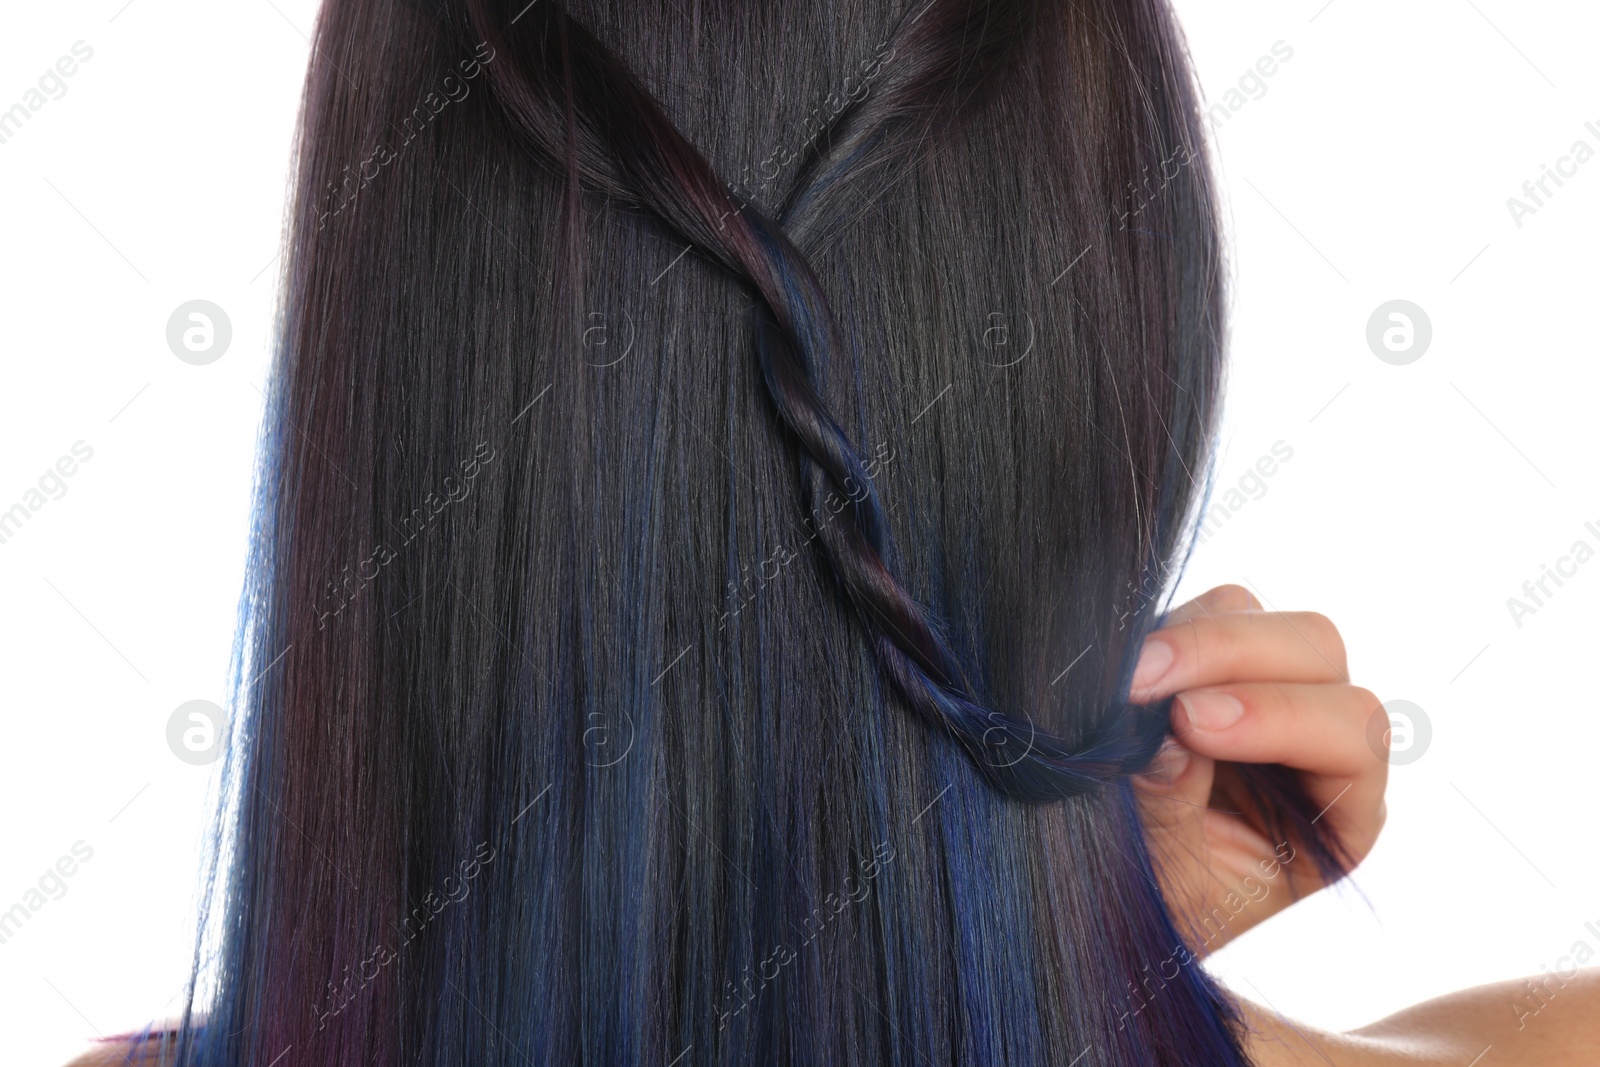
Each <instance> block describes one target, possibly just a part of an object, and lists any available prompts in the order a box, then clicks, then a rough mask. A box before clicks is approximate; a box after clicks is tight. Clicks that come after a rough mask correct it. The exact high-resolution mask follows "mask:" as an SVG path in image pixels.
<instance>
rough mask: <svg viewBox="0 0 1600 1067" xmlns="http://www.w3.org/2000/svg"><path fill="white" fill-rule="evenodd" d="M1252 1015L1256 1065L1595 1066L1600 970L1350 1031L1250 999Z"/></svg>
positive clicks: (1452, 1001)
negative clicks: (1306, 1021) (1291, 1016)
mask: <svg viewBox="0 0 1600 1067" xmlns="http://www.w3.org/2000/svg"><path fill="white" fill-rule="evenodd" d="M1244 1015H1245V1020H1246V1023H1247V1024H1248V1026H1249V1027H1250V1034H1249V1038H1248V1039H1247V1041H1246V1044H1245V1048H1246V1052H1247V1053H1248V1055H1249V1056H1250V1059H1251V1062H1252V1063H1254V1064H1255V1065H1256V1067H1301V1065H1302V1064H1304V1065H1310V1064H1323V1065H1325V1064H1327V1063H1328V1062H1329V1061H1330V1059H1331V1060H1332V1061H1333V1062H1336V1063H1338V1064H1339V1065H1340V1067H1401V1065H1407V1067H1430V1065H1434V1064H1438V1065H1440V1067H1443V1065H1446V1064H1450V1065H1453V1067H1465V1065H1467V1064H1473V1065H1477V1067H1522V1065H1527V1067H1535V1065H1536V1067H1589V1065H1593V1064H1594V1063H1595V1062H1596V1060H1597V1054H1600V968H1591V969H1587V970H1577V971H1573V972H1569V973H1568V974H1566V975H1558V974H1544V975H1540V976H1539V977H1537V978H1525V979H1516V980H1513V981H1509V982H1496V983H1494V984H1493V985H1485V986H1477V987H1475V988H1473V989H1463V990H1461V991H1459V992H1456V993H1451V994H1449V995H1447V996H1443V997H1438V998H1436V999H1434V1000H1428V1001H1424V1002H1423V1003H1421V1004H1416V1005H1413V1006H1412V1007H1409V1008H1406V1009H1405V1010H1403V1011H1399V1012H1396V1013H1395V1014H1393V1015H1391V1016H1389V1017H1388V1018H1386V1019H1381V1020H1379V1021H1378V1022H1375V1023H1372V1024H1371V1025H1369V1026H1363V1027H1361V1028H1359V1029H1357V1030H1350V1031H1347V1032H1345V1033H1329V1032H1327V1031H1321V1030H1317V1029H1314V1028H1312V1027H1308V1026H1304V1025H1303V1024H1299V1023H1295V1022H1292V1021H1291V1020H1288V1019H1285V1018H1283V1017H1282V1016H1279V1015H1277V1014H1276V1013H1274V1012H1270V1011H1267V1010H1266V1009H1264V1008H1261V1007H1258V1006H1257V1005H1254V1004H1250V1003H1248V1002H1246V1003H1245V1004H1244Z"/></svg>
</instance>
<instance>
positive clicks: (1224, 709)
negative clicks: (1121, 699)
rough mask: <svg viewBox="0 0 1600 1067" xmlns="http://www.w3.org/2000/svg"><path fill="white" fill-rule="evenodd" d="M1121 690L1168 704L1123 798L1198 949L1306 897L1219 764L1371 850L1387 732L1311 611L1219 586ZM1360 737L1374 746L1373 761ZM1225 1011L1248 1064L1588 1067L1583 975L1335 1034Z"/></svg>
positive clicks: (1596, 1015) (1152, 648) (1265, 1014)
mask: <svg viewBox="0 0 1600 1067" xmlns="http://www.w3.org/2000/svg"><path fill="white" fill-rule="evenodd" d="M1131 695H1132V697H1133V698H1134V699H1136V700H1141V701H1154V700H1158V699H1161V698H1164V697H1167V696H1174V695H1175V696H1176V698H1177V699H1176V700H1175V701H1174V703H1173V713H1172V721H1173V732H1174V734H1175V736H1176V740H1175V741H1174V742H1169V744H1168V746H1167V748H1166V749H1165V750H1163V752H1162V754H1161V755H1160V756H1159V757H1158V758H1157V761H1156V764H1155V766H1154V767H1153V768H1152V771H1151V772H1150V773H1148V774H1145V775H1141V776H1139V777H1138V778H1136V779H1134V787H1135V789H1136V790H1137V791H1138V794H1139V802H1140V811H1141V814H1142V816H1143V818H1144V823H1145V829H1146V834H1147V837H1148V840H1149V842H1150V849H1151V854H1152V856H1153V857H1154V859H1155V863H1156V871H1157V876H1158V880H1159V881H1160V883H1161V888H1162V892H1163V894H1164V896H1165V897H1166V899H1167V904H1168V906H1169V907H1170V908H1171V910H1172V913H1173V915H1174V917H1175V918H1176V919H1177V921H1178V923H1179V926H1180V929H1181V930H1183V932H1184V934H1185V937H1186V940H1187V942H1188V944H1189V946H1190V948H1191V950H1192V951H1194V953H1195V954H1196V955H1197V956H1202V957H1203V956H1205V955H1208V954H1209V953H1211V952H1213V951H1215V950H1216V949H1217V948H1219V947H1220V946H1222V945H1223V944H1226V943H1227V942H1228V941H1230V940H1232V939H1233V938H1235V937H1237V936H1239V934H1241V933H1243V932H1244V931H1245V930H1248V929H1250V928H1252V927H1254V926H1256V925H1259V924H1260V923H1262V922H1264V921H1265V920H1267V919H1268V918H1270V917H1271V916H1273V915H1275V914H1277V913H1278V912H1280V911H1282V910H1284V909H1285V908H1287V907H1289V906H1290V905H1292V904H1293V903H1294V902H1295V901H1296V900H1301V899H1304V898H1305V897H1306V896H1309V895H1310V894H1312V893H1314V892H1316V891H1317V890H1319V889H1321V888H1323V882H1322V880H1321V878H1320V877H1318V875H1317V872H1316V870H1315V869H1314V868H1313V866H1312V864H1311V863H1310V862H1309V861H1308V860H1306V859H1305V858H1304V857H1299V855H1298V852H1297V851H1296V850H1295V849H1294V845H1293V843H1292V842H1274V841H1272V840H1270V839H1269V838H1268V837H1267V836H1266V835H1265V834H1263V832H1262V831H1261V829H1260V827H1261V822H1260V820H1259V819H1258V818H1255V817H1254V816H1253V813H1252V812H1251V810H1250V805H1249V804H1248V803H1247V802H1246V801H1245V800H1244V799H1243V798H1242V797H1241V796H1240V795H1239V793H1238V791H1237V789H1236V785H1235V779H1234V771H1233V766H1234V765H1237V764H1240V763H1277V764H1282V765H1284V766H1286V767H1289V768H1292V769H1293V770H1295V771H1297V772H1299V774H1300V775H1301V777H1302V779H1303V781H1304V783H1305V786H1306V790H1307V792H1308V793H1309V794H1310V796H1311V797H1312V799H1313V800H1314V801H1315V802H1316V803H1317V804H1318V805H1319V806H1321V807H1323V814H1322V815H1321V816H1319V820H1325V821H1326V825H1328V826H1329V827H1331V828H1332V830H1333V831H1334V833H1335V835H1336V836H1337V837H1338V839H1339V840H1340V841H1341V842H1342V843H1343V844H1344V846H1345V848H1346V849H1347V850H1348V852H1349V854H1350V856H1351V858H1352V859H1353V860H1355V861H1356V862H1357V863H1359V862H1360V861H1361V860H1362V859H1364V858H1365V857H1366V856H1367V854H1368V853H1369V852H1370V851H1371V850H1372V846H1373V844H1374V843H1375V842H1376V841H1377V839H1378V834H1379V832H1380V831H1382V829H1383V823H1384V818H1385V815H1386V808H1385V805H1384V788H1385V785H1386V784H1387V781H1388V774H1389V765H1388V759H1387V752H1388V749H1387V746H1388V736H1387V733H1386V732H1384V733H1382V734H1378V733H1376V732H1374V733H1372V734H1370V735H1369V722H1370V720H1371V719H1372V717H1373V715H1374V713H1378V714H1382V712H1381V711H1380V710H1379V709H1380V708H1381V702H1380V701H1379V700H1378V698H1377V697H1376V696H1374V695H1373V694H1372V693H1371V692H1369V691H1368V690H1366V689H1362V688H1360V687H1359V686H1355V685H1352V684H1351V683H1350V676H1349V671H1348V665H1347V662H1346V659H1345V648H1344V641H1343V640H1342V639H1341V638H1340V636H1339V632H1338V630H1337V629H1336V628H1335V627H1334V625H1333V623H1332V622H1330V621H1329V620H1328V619H1327V618H1326V617H1324V616H1322V615H1317V614H1314V613H1310V612H1269V611H1265V610H1264V609H1263V608H1262V606H1261V603H1260V602H1259V601H1258V600H1257V599H1256V598H1255V596H1254V595H1253V594H1251V593H1250V592H1249V590H1247V589H1244V588H1242V587H1240V586H1237V585H1224V586H1219V587H1217V588H1216V589H1212V590H1210V591H1209V592H1207V593H1205V594H1203V595H1201V596H1199V597H1197V598H1196V599H1194V600H1192V601H1190V602H1189V603H1187V604H1184V605H1183V606H1182V607H1180V608H1178V609H1176V610H1175V611H1173V612H1172V613H1171V615H1170V616H1169V617H1168V619H1167V620H1166V624H1165V625H1164V626H1163V627H1162V628H1161V629H1160V630H1157V631H1156V632H1155V633H1153V634H1151V635H1150V637H1149V638H1148V639H1147V640H1146V642H1145V647H1144V649H1143V652H1142V655H1141V657H1140V661H1139V666H1138V668H1137V669H1136V671H1135V673H1134V679H1133V687H1132V692H1131ZM1369 736H1378V737H1381V742H1380V747H1379V749H1378V750H1377V751H1374V749H1373V747H1372V745H1371V744H1369V742H1368V737H1369ZM1286 857H1288V858H1286ZM1208 917H1209V920H1208ZM1526 981H1532V982H1533V986H1532V987H1531V988H1530V987H1529V986H1528V985H1527V984H1525V983H1526ZM1239 1004H1240V1013H1241V1016H1242V1018H1243V1019H1244V1021H1245V1024H1246V1027H1247V1030H1248V1033H1247V1037H1246V1041H1245V1050H1246V1052H1247V1054H1248V1055H1249V1056H1250V1057H1251V1059H1252V1061H1253V1062H1254V1063H1255V1064H1256V1065H1257V1067H1298V1065H1301V1064H1306V1065H1313V1064H1315V1065H1324V1067H1325V1065H1328V1064H1334V1065H1336V1067H1390V1065H1395V1067H1399V1065H1408V1067H1425V1065H1434V1064H1437V1065H1440V1067H1443V1065H1451V1067H1469V1065H1470V1067H1511V1065H1519V1064H1527V1065H1530V1067H1532V1065H1537V1067H1569V1065H1570V1067H1576V1065H1579V1064H1585V1065H1593V1064H1595V1063H1597V1062H1600V969H1596V968H1591V969H1588V970H1580V971H1577V972H1576V973H1575V974H1572V975H1570V976H1568V977H1566V978H1560V977H1551V976H1547V975H1541V976H1539V977H1538V978H1536V979H1531V980H1520V979H1519V980H1516V981H1510V982H1503V983H1499V984H1495V985H1488V986H1480V987H1478V988H1475V989H1467V990H1462V991H1460V992H1457V993H1452V994H1450V995H1448V996H1444V997H1440V998H1438V999H1435V1000H1430V1001H1426V1002H1424V1003H1422V1004H1417V1005H1414V1006H1413V1007H1410V1008H1407V1009H1405V1010H1404V1011H1400V1012H1397V1013H1396V1014H1394V1015H1391V1016H1389V1017H1388V1018H1386V1019H1383V1020H1381V1021H1379V1022H1376V1023H1373V1024H1371V1025H1369V1026H1364V1027H1361V1028H1360V1029H1358V1030H1351V1031H1348V1032H1345V1033H1329V1032H1326V1031H1322V1030H1317V1029H1315V1028H1313V1027H1308V1026H1305V1025H1303V1024H1299V1023H1295V1022H1293V1021H1291V1020H1288V1019H1285V1018H1283V1017H1282V1016H1280V1015H1278V1014H1276V1013H1275V1012H1272V1011H1269V1010H1267V1009H1266V1008H1263V1007H1260V1006H1259V1005H1256V1004H1253V1003H1251V1002H1249V1001H1245V1000H1240V1002H1239Z"/></svg>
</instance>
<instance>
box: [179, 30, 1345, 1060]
mask: <svg viewBox="0 0 1600 1067" xmlns="http://www.w3.org/2000/svg"><path fill="white" fill-rule="evenodd" d="M300 137H301V142H300V146H299V154H298V171H297V180H296V195H295V199H294V207H293V216H292V219H291V225H290V239H289V251H288V255H287V257H286V264H287V265H286V270H285V279H286V280H285V287H284V304H283V315H282V324H281V327H282V345H281V353H280V356H279V359H278V362H277V365H276V373H275V378H274V382H273V386H272V389H271V391H270V400H269V409H268V414H267V419H266V427H267V431H266V433H267V437H266V441H265V447H264V449H263V456H264V462H263V468H262V476H261V488H260V507H259V516H258V517H259V525H258V536H257V538H256V543H255V548H254V557H253V566H252V570H251V573H252V576H253V578H252V583H251V585H250V588H249V590H248V596H247V598H246V616H245V625H244V627H243V630H242V636H241V642H240V655H239V657H238V658H239V663H238V667H237V676H238V678H239V680H240V681H239V692H238V696H237V701H236V706H237V707H238V709H239V710H238V716H237V721H236V723H235V729H234V731H233V743H232V746H231V752H230V755H229V760H228V763H227V765H226V766H227V770H226V775H225V797H226V803H225V805H224V810H223V817H222V826H221V829H220V832H219V843H220V847H219V849H218V858H217V865H216V870H215V873H214V876H213V881H212V886H211V888H212V890H213V892H212V894H211V896H210V901H211V905H210V907H209V908H208V910H207V913H206V922H205V929H204V933H203V937H202V940H201V942H200V948H199V952H198V953H197V958H196V987H195V991H194V995H193V998H192V1000H193V1005H194V1007H193V1011H194V1014H193V1015H192V1016H191V1017H190V1018H189V1020H188V1022H187V1024H186V1029H185V1030H184V1032H183V1035H182V1038H181V1040H179V1041H178V1043H177V1045H178V1052H179V1059H180V1061H181V1062H185V1063H190V1064H197V1065H199V1064H204V1065H224V1064H226V1065H229V1067H235V1065H243V1064H254V1065H269V1064H270V1065H274V1067H290V1065H300V1064H306V1065H309V1064H325V1065H330V1067H331V1065H354V1064H357V1063H363V1064H365V1063H382V1064H389V1063H394V1064H399V1063H405V1064H429V1065H432V1064H439V1065H444V1064H463V1063H470V1064H474V1065H480V1064H482V1065H488V1064H494V1065H502V1064H503V1065H508V1067H510V1065H516V1064H537V1065H541V1067H542V1065H544V1064H574V1063H579V1062H582V1063H592V1064H634V1063H641V1064H657V1065H663V1067H665V1065H669V1064H683V1065H687V1064H690V1063H695V1064H701V1063H705V1064H712V1063H718V1064H721V1063H727V1064H747V1063H748V1064H779V1063H798V1064H809V1063H829V1064H891V1063H892V1064H905V1065H907V1067H910V1065H913V1064H924V1063H926V1064H941V1065H942V1064H953V1063H1008V1064H1021V1063H1071V1064H1078V1065H1083V1067H1089V1065H1101V1064H1116V1065H1131V1064H1152V1063H1160V1064H1196V1063H1204V1064H1238V1063H1242V1062H1243V1060H1242V1057H1241V1053H1240V1051H1239V1046H1238V1041H1239V1034H1238V1026H1237V1020H1236V1017H1235V1015H1234V1013H1233V1011H1232V1009H1231V1007H1230V1006H1229V1003H1228V1002H1227V1000H1226V999H1225V997H1224V996H1223V995H1222V994H1221V992H1220V991H1219V989H1218V988H1217V987H1216V986H1215V985H1214V983H1213V982H1212V981H1211V980H1210V979H1209V978H1208V977H1207V976H1206V975H1205V973H1204V972H1203V971H1202V970H1201V969H1200V968H1199V966H1198V965H1197V964H1196V963H1195V961H1194V960H1193V958H1192V957H1191V956H1190V954H1189V953H1188V951H1187V950H1186V949H1185V948H1184V946H1183V944H1182V942H1181V939H1180V937H1179V934H1178V933H1177V930H1176V928H1175V926H1174V923H1173V921H1172V919H1171V917H1170V916H1169V914H1168V911H1167V908H1166V905H1165V904H1164V902H1163V900H1162V897H1161V894H1160V892H1159V890H1158V889H1157V888H1156V883H1155V881H1154V876H1153V872H1152V868H1151V861H1150V858H1149V856H1148V855H1147V853H1146V851H1145V846H1144V841H1143V838H1142V835H1141V833H1140V830H1139V824H1138V820H1137V816H1136V810H1135V807H1134V802H1133V799H1132V794H1131V792H1130V789H1129V787H1128V783H1127V777H1128V775H1129V774H1130V773H1133V772H1135V771H1137V770H1139V769H1141V768H1143V767H1145V766H1147V764H1148V761H1149V760H1150V758H1151V756H1152V753H1153V752H1154V750H1155V748H1156V746H1157V745H1158V744H1159V743H1160V741H1161V740H1162V738H1163V736H1164V734H1165V732H1166V718H1165V711H1166V709H1165V707H1164V706H1158V707H1154V708H1142V707H1135V706H1131V705H1129V704H1128V703H1127V701H1126V692H1127V687H1128V679H1129V676H1130V673H1131V669H1132V662H1133V659H1134V657H1135V656H1136V654H1137V652H1138V647H1139V641H1140V639H1141V638H1142V636H1143V635H1144V634H1145V633H1147V632H1148V631H1149V629H1150V628H1151V627H1152V625H1154V623H1155V622H1156V620H1157V619H1158V617H1159V614H1160V611H1161V610H1162V607H1163V606H1164V596H1165V593H1166V591H1167V590H1168V589H1170V587H1171V585H1172V581H1173V579H1174V578H1175V576H1176V571H1177V569H1178V568H1179V567H1180V566H1181V562H1182V559H1183V555H1184V550H1185V545H1186V543H1187V531H1188V529H1189V527H1188V524H1187V523H1186V517H1187V516H1188V515H1190V513H1191V509H1192V505H1193V504H1194V503H1195V501H1196V499H1197V496H1198V494H1199V493H1200V492H1201V491H1202V489H1203V486H1204V482H1205V478H1206V470H1207V452H1208V441H1209V438H1210V435H1211V433H1212V429H1213V424H1214V417H1215V409H1216V399H1217V393H1218V388H1219V381H1220V374H1221V370H1220V368H1221V353H1222V348H1223V337H1222V334H1223V307H1224V287H1223V280H1224V278H1223V275H1224V272H1223V268H1222V253H1221V242H1220V236H1219V228H1218V223H1217V212H1216V206H1215V202H1214V199H1213V194H1212V190H1211V186H1210V177H1209V173H1208V167H1207V161H1206V155H1205V148H1204V144H1203V141H1202V138H1201V134H1200V121H1199V116H1198V107H1197V103H1196V98H1195V92H1194V89H1193V87H1192V85H1191V81H1190V75H1189V71H1188V67H1187V63H1186V59H1185V57H1184V55H1183V52H1182V48H1181V44H1180V40H1179V37H1178V34H1177V32H1176V30H1175V28H1174V25H1173V22H1172V16H1171V13H1170V11H1169V10H1168V9H1167V6H1166V3H1165V2H1164V0H1077V2H1075V3H1070V4H1058V3H1048V2H1042V0H1035V2H1029V0H850V2H844V3H821V2H816V0H812V2H787V0H785V2H766V3H749V4H735V3H702V2H701V0H660V2H659V3H658V2H656V0H632V2H623V0H531V2H530V0H505V2H502V0H464V2H459V3H456V2H430V0H410V2H401V0H326V3H325V5H324V8H323V11H322V14H321V17H320V20H319V23H318V29H317V33H316V37H315V40H314V58H313V61H312V65H311V73H310V76H309V78H308V82H307V88H306V95H305V100H304V115H303V118H302V123H301V133H300ZM1285 781H1286V780H1284V779H1280V778H1274V777H1272V776H1271V775H1266V774H1264V775H1262V776H1261V778H1260V781H1259V783H1258V784H1260V786H1261V788H1262V789H1263V790H1264V791H1265V792H1264V795H1269V796H1270V798H1271V799H1272V800H1273V803H1271V804H1268V805H1266V806H1265V808H1264V810H1267V811H1270V812H1272V813H1273V817H1274V818H1276V819H1278V820H1280V821H1281V822H1282V823H1283V827H1284V832H1285V834H1286V835H1288V836H1293V837H1294V838H1295V840H1296V841H1297V842H1299V843H1301V844H1302V846H1304V847H1307V848H1309V849H1310V850H1311V851H1312V855H1313V858H1314V860H1315V861H1316V862H1318V863H1322V864H1327V865H1328V866H1329V869H1330V870H1334V869H1336V867H1337V862H1336V858H1335V857H1333V856H1331V855H1330V854H1329V852H1328V850H1327V848H1326V847H1325V846H1324V845H1322V844H1320V843H1319V840H1318V838H1317V836H1316V834H1315V833H1314V832H1313V831H1312V829H1311V828H1310V825H1309V820H1308V819H1307V818H1306V814H1305V813H1306V805H1305V803H1304V801H1303V798H1301V797H1300V796H1299V795H1298V794H1297V793H1295V791H1294V790H1293V789H1292V788H1291V787H1289V786H1288V785H1286V784H1285ZM202 1016H203V1017H204V1025H200V1022H199V1020H200V1019H201V1017H202Z"/></svg>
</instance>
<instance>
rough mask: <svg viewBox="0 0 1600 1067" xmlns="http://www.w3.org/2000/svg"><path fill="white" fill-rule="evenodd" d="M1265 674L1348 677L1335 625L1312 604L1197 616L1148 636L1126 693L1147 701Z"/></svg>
mask: <svg viewBox="0 0 1600 1067" xmlns="http://www.w3.org/2000/svg"><path fill="white" fill-rule="evenodd" d="M1263 678H1274V679H1280V680H1282V681H1286V682H1347V681H1349V675H1348V673H1347V668H1346V661H1345V651H1344V640H1343V639H1342V638H1341V637H1340V636H1339V631H1338V629H1337V628H1335V627H1334V625H1333V623H1332V621H1330V620H1329V619H1328V617H1327V616H1325V615H1319V614H1317V613H1315V612H1309V611H1290V612H1229V613H1227V614H1211V615H1199V616H1195V617H1192V618H1189V619H1187V620H1185V621H1183V622H1180V623H1178V624H1176V625H1174V626H1166V627H1163V628H1162V629H1160V630H1157V631H1156V632H1155V633H1153V634H1151V635H1150V636H1149V637H1147V638H1146V639H1145V643H1144V649H1143V650H1142V652H1141V653H1140V656H1139V663H1138V666H1137V667H1135V668H1134V673H1133V684H1132V686H1131V688H1130V692H1129V696H1130V698H1131V699H1133V700H1137V701H1142V702H1149V701H1154V700H1159V699H1160V698H1162V697H1165V696H1168V695H1170V694H1172V693H1176V692H1177V691H1178V690H1180V689H1192V688H1195V687H1197V686H1206V685H1224V684H1228V683H1232V682H1248V681H1253V680H1257V679H1263Z"/></svg>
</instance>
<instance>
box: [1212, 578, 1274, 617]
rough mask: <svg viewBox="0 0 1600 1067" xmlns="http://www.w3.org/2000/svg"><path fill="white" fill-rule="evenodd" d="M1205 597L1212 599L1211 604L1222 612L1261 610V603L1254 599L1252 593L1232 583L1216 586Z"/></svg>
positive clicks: (1254, 596)
mask: <svg viewBox="0 0 1600 1067" xmlns="http://www.w3.org/2000/svg"><path fill="white" fill-rule="evenodd" d="M1207 595H1208V596H1209V597H1211V598H1212V600H1213V603H1215V605H1216V606H1217V607H1219V608H1222V609H1224V610H1229V611H1259V610H1261V601H1259V600H1257V599H1256V595H1255V594H1254V593H1252V592H1251V591H1250V590H1248V589H1246V588H1245V587H1244V586H1242V585H1237V584H1234V583H1232V582H1229V583H1227V584H1225V585H1219V586H1217V587H1216V588H1215V589H1213V590H1211V592H1210V593H1209V594H1207Z"/></svg>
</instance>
